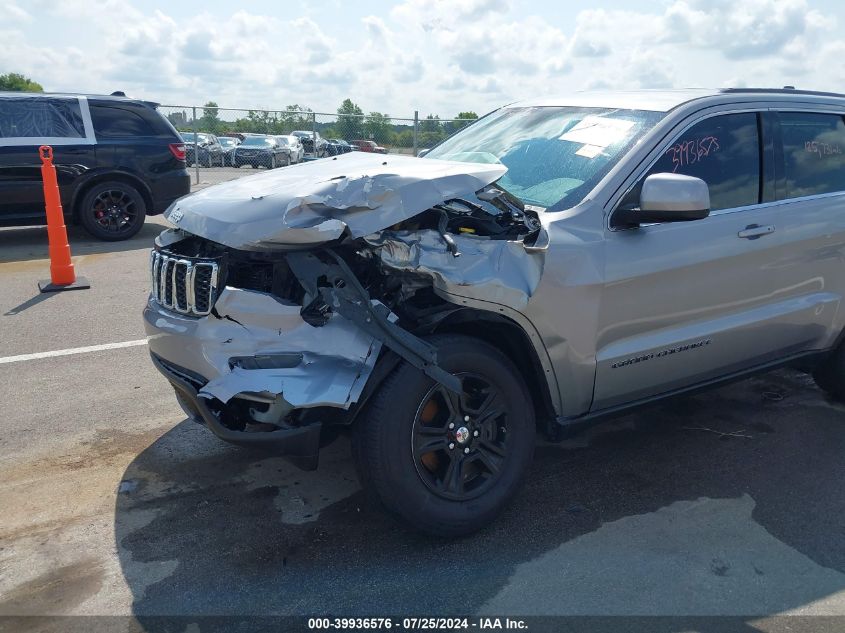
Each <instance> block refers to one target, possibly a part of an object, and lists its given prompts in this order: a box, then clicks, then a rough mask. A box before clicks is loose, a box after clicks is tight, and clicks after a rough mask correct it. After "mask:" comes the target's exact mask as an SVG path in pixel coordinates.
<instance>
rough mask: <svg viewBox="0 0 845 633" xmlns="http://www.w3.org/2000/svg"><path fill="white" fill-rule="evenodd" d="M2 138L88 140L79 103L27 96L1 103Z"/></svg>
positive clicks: (59, 98)
mask: <svg viewBox="0 0 845 633" xmlns="http://www.w3.org/2000/svg"><path fill="white" fill-rule="evenodd" d="M0 138H32V139H36V140H37V139H38V138H69V139H73V138H85V126H84V125H83V124H82V113H81V110H80V107H79V100H78V99H74V98H61V97H55V98H48V99H45V98H44V97H25V96H22V97H17V96H15V97H6V98H3V99H0ZM36 140H34V141H33V142H36Z"/></svg>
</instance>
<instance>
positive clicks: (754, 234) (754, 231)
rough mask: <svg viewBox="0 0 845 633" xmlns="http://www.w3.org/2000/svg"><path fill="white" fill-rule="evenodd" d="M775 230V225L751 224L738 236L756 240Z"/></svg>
mask: <svg viewBox="0 0 845 633" xmlns="http://www.w3.org/2000/svg"><path fill="white" fill-rule="evenodd" d="M774 232H775V227H774V226H772V225H771V224H767V225H766V226H760V225H759V224H749V225H748V226H746V227H745V228H744V229H743V230H741V231H740V232H739V233H737V234H736V236H737V237H741V238H742V239H745V240H756V239H757V238H758V237H763V236H764V235H770V234H771V233H774Z"/></svg>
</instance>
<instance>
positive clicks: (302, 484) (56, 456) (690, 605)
mask: <svg viewBox="0 0 845 633" xmlns="http://www.w3.org/2000/svg"><path fill="white" fill-rule="evenodd" d="M233 171H234V170H231V169H220V170H214V169H206V170H203V171H202V172H201V175H202V178H203V179H204V180H205V182H206V183H211V182H215V181H218V180H220V179H224V178H229V177H233V174H232V173H231V172H233ZM241 171H244V172H248V170H241ZM218 172H219V173H218ZM248 173H250V172H248ZM238 175H240V174H234V176H238ZM165 224H166V223H165V222H164V221H163V220H161V219H152V220H150V221H148V223H147V225H146V227H145V228H144V230H143V231H142V232H141V233H140V234H139V235H138V236H137V237H136V238H134V239H132V240H130V241H128V242H125V243H116V244H106V243H102V242H95V241H93V240H90V239H88V238H87V236H86V235H85V234H84V232H82V231H81V229H78V228H75V227H74V228H72V229H71V232H70V234H71V244H72V249H73V254H74V261H75V263H76V269H77V274H82V275H85V276H86V277H88V279H89V280H90V282H91V289H90V290H82V291H74V292H65V293H56V294H49V295H42V294H39V292H38V289H37V287H36V283H37V281H38V280H40V279H43V278H46V277H47V276H49V272H48V262H47V261H46V259H45V258H46V256H47V244H46V231H45V230H44V229H43V228H23V229H2V230H0V288H2V293H0V402H2V404H3V414H2V416H0V511H2V518H0V615H6V616H8V615H19V616H25V615H32V616H44V615H123V616H134V619H132V620H129V619H127V620H126V622H132V623H134V625H137V626H139V627H141V628H140V629H139V630H155V631H158V630H161V631H164V630H175V629H170V628H167V626H165V625H164V624H162V623H161V621H160V620H157V619H155V617H154V616H161V615H183V616H191V617H194V616H204V615H258V614H273V615H327V614H335V615H348V616H352V615H359V616H373V615H380V614H393V615H399V614H409V613H414V614H417V615H472V616H475V615H479V614H491V615H569V616H579V615H580V616H672V617H682V616H711V615H719V616H738V620H736V622H739V623H740V625H741V627H742V628H743V629H745V630H749V631H750V630H786V629H785V628H783V627H785V626H787V625H785V624H784V622H787V623H788V622H792V623H797V622H808V621H811V622H829V623H830V622H832V623H834V624H833V625H836V626H838V625H839V624H841V625H842V626H841V627H839V628H840V630H841V629H842V628H845V486H843V482H845V459H843V455H845V408H843V407H842V406H841V405H838V404H834V403H832V402H830V401H828V400H827V399H826V398H825V397H824V396H823V395H822V393H821V392H820V391H819V390H818V389H816V388H815V386H814V385H813V384H812V381H811V380H810V379H809V377H807V376H805V375H803V374H801V373H798V372H795V371H791V370H783V371H778V372H774V373H771V374H767V375H763V376H759V377H755V378H752V379H749V380H745V381H743V382H739V383H736V384H733V385H730V386H727V387H724V388H722V389H719V390H716V391H711V392H708V393H703V394H698V395H694V396H688V397H683V398H679V399H675V400H672V401H669V402H665V403H663V404H659V405H655V406H652V407H650V408H649V409H644V410H642V411H640V412H637V413H636V414H633V415H628V416H626V417H624V418H619V419H617V420H614V421H612V422H610V423H608V424H607V425H605V426H603V427H600V428H597V429H595V430H594V431H592V432H590V433H588V434H586V435H584V436H581V437H578V438H573V439H570V440H567V441H566V442H564V443H562V444H546V443H542V444H541V445H540V446H539V447H538V451H537V457H536V460H535V462H534V465H533V467H532V470H531V473H530V476H529V478H528V482H527V484H526V486H525V488H524V489H523V491H522V494H521V495H520V496H519V498H518V499H516V501H515V502H514V503H513V504H512V505H511V507H510V508H509V509H508V510H507V511H506V512H505V514H504V515H503V516H502V517H501V518H500V519H499V520H498V521H497V522H496V523H495V524H494V525H492V526H491V527H489V528H487V529H485V530H483V531H482V532H480V533H478V534H476V535H473V536H470V537H467V538H463V539H459V540H456V541H447V540H441V539H433V538H429V537H425V536H421V535H419V534H417V533H415V532H414V531H412V530H409V529H408V528H406V527H405V526H404V525H402V524H401V523H398V522H396V521H395V520H394V519H392V518H391V517H389V516H387V515H385V514H384V513H383V512H382V511H381V510H380V509H379V508H378V507H376V506H375V505H374V504H373V503H372V502H371V501H370V500H369V498H368V497H367V496H366V495H365V494H364V492H363V491H362V490H361V489H360V486H359V484H358V481H357V479H356V477H355V474H354V471H353V469H352V466H351V462H350V457H349V444H348V439H347V438H345V437H341V438H340V439H339V440H338V441H337V442H335V443H334V444H332V445H331V446H330V447H328V448H327V449H326V450H325V451H324V453H323V454H322V455H321V462H320V468H319V469H318V470H317V471H315V472H302V471H299V470H297V469H296V468H294V467H293V466H291V465H289V464H287V463H286V462H285V461H284V460H282V459H279V458H275V457H273V456H272V455H268V454H267V453H264V452H258V451H255V450H250V449H243V448H237V447H232V446H228V445H226V444H223V443H222V442H220V441H219V440H217V439H216V438H215V437H214V436H212V435H211V434H209V433H208V432H207V431H206V430H205V429H203V428H202V427H200V426H198V425H196V424H195V423H192V422H190V421H187V420H186V419H185V416H184V415H183V413H182V412H181V410H180V409H179V407H178V406H177V404H176V401H175V399H174V397H173V394H172V391H171V390H170V388H169V387H168V385H167V384H166V382H165V381H164V379H163V378H161V377H160V376H159V375H158V374H157V372H156V371H155V370H154V369H153V367H152V365H151V364H150V362H149V359H148V355H147V351H146V346H145V344H144V331H143V327H142V323H141V316H140V313H141V309H142V307H143V304H144V302H145V298H146V294H147V292H148V270H147V265H148V258H149V248H150V245H151V242H152V240H153V238H154V237H155V235H156V234H157V233H158V232H159V231H160V230H161V228H163V225H165ZM108 344H119V345H120V346H117V347H114V348H107V347H104V346H106V345H108ZM84 347H93V348H94V349H93V350H90V351H83V352H80V353H73V354H68V355H61V354H55V352H56V351H58V350H67V349H75V348H84ZM785 614H791V615H793V616H797V615H803V616H811V615H815V616H818V615H826V616H842V619H838V620H837V619H834V620H784V619H783V618H782V617H781V618H778V617H775V616H783V615H785ZM21 622H23V623H24V624H21ZM21 622H18V623H17V625H16V627H23V628H24V629H25V628H27V627H30V630H42V629H36V628H33V627H36V625H38V623H39V622H40V620H37V619H35V620H24V621H21ZM670 622H673V620H670ZM126 626H129V625H128V624H127V625H126ZM678 626H680V625H678ZM790 626H791V625H790ZM779 627H780V628H779ZM657 628H660V629H661V630H682V629H680V628H678V627H677V626H675V625H669V624H667V625H666V626H663V627H662V628H661V627H657ZM694 628H695V627H693V629H694ZM693 629H689V628H688V629H687V630H693ZM0 630H2V620H0ZM8 630H11V629H8ZM18 630H20V628H18ZM45 630H46V629H45ZM57 630H58V629H57ZM127 630H129V629H128V628H127ZM132 630H135V629H132ZM179 630H182V629H179ZM620 630H621V629H620ZM696 630H697V629H696ZM701 630H709V629H708V628H707V626H706V625H702V628H701ZM799 630H803V629H799ZM831 630H833V629H831Z"/></svg>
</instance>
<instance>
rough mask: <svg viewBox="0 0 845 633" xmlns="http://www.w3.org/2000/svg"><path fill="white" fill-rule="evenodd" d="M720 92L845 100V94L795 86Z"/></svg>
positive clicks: (725, 89)
mask: <svg viewBox="0 0 845 633" xmlns="http://www.w3.org/2000/svg"><path fill="white" fill-rule="evenodd" d="M719 92H726V93H749V94H760V93H776V94H799V95H811V96H814V97H839V98H840V99H845V94H842V93H839V92H820V91H818V90H798V89H797V88H794V87H793V86H784V87H783V88H722V89H721V90H720V91H719Z"/></svg>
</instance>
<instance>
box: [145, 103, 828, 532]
mask: <svg viewBox="0 0 845 633" xmlns="http://www.w3.org/2000/svg"><path fill="white" fill-rule="evenodd" d="M843 115H845V97H843V96H841V95H834V94H827V93H812V92H804V91H797V90H787V89H784V90H725V91H682V92H648V93H646V92H640V93H596V94H590V93H581V94H577V95H574V96H570V97H566V98H561V99H545V100H542V101H534V102H524V103H518V104H514V105H510V106H507V107H504V108H501V109H499V110H497V111H495V112H493V113H491V114H489V115H487V116H486V117H483V118H482V119H480V120H479V121H477V122H476V123H474V124H473V125H471V126H469V127H467V128H465V129H463V130H462V131H460V132H458V133H457V134H456V135H454V136H452V137H451V138H449V139H447V140H446V141H444V142H443V143H441V144H440V145H438V146H437V147H435V148H434V149H433V150H432V151H431V152H430V153H428V154H427V156H426V157H425V158H413V157H408V156H393V155H389V156H381V155H373V154H365V153H353V154H346V155H343V156H338V157H336V158H333V159H330V160H329V159H326V160H322V161H314V162H311V163H306V164H302V165H297V166H294V167H291V168H288V169H284V170H279V171H273V172H269V173H266V174H260V175H256V176H251V177H247V178H241V179H239V180H235V181H232V182H227V183H224V184H221V185H218V186H215V187H210V188H208V189H205V190H203V191H201V192H199V193H196V194H193V195H191V196H188V197H186V198H183V199H181V200H179V201H177V202H176V203H175V204H174V205H172V206H171V207H170V209H169V210H168V211H167V212H166V217H167V218H168V219H169V220H170V221H171V222H172V223H173V224H174V225H175V226H176V227H177V228H175V229H172V230H167V231H165V232H164V233H163V234H162V235H161V236H160V237H159V238H158V240H157V241H156V247H155V250H154V251H153V253H152V256H151V260H150V266H151V279H152V294H151V296H150V298H149V303H148V304H147V307H146V309H145V311H144V319H145V324H146V329H147V332H148V334H149V346H150V350H151V353H152V359H153V363H154V364H155V366H156V367H157V368H158V369H159V370H160V371H161V372H162V373H163V374H164V375H165V376H166V377H167V379H168V380H169V381H170V383H171V384H172V385H173V387H174V388H175V390H176V396H177V398H178V399H179V402H180V403H181V404H182V406H183V408H184V409H185V411H186V413H187V415H188V416H190V417H191V418H192V419H194V420H196V421H198V422H201V423H203V424H205V425H206V426H207V427H208V428H209V429H210V430H211V431H213V432H214V433H215V434H217V435H218V436H220V437H221V438H222V439H224V440H227V441H229V442H233V443H236V444H242V445H248V446H257V445H264V446H269V447H271V449H272V450H274V451H275V452H276V454H280V455H286V456H288V457H289V458H290V459H292V460H294V461H295V462H296V463H298V464H299V465H301V466H303V467H305V468H314V467H316V464H317V455H318V451H319V448H320V447H321V446H323V445H325V443H327V442H329V441H330V440H331V439H332V438H334V437H336V436H337V434H338V432H339V431H343V430H347V429H348V430H349V431H351V433H352V436H353V441H352V447H353V453H354V458H355V462H356V464H357V467H358V470H359V473H360V476H361V479H362V481H363V483H364V484H365V486H366V487H368V488H369V489H370V490H372V491H373V492H374V493H375V495H376V496H377V497H378V498H380V500H381V501H382V502H383V504H384V505H385V506H386V507H387V508H388V509H389V510H390V511H392V512H394V513H395V514H398V515H399V516H401V517H402V518H404V519H405V520H407V521H408V522H410V523H411V524H413V525H415V526H416V527H418V528H420V529H422V530H424V531H427V532H430V533H435V534H443V535H458V534H464V533H468V532H471V531H473V530H476V529H478V528H480V527H482V526H483V525H485V524H487V523H489V522H490V521H491V520H492V519H493V518H494V517H495V516H496V515H497V514H498V513H499V512H500V511H501V510H502V508H503V507H504V506H505V504H506V503H507V502H508V500H509V499H510V498H512V497H513V496H514V495H515V494H516V492H517V490H518V487H519V485H520V483H521V481H522V480H523V478H524V476H525V474H526V471H527V469H528V466H529V464H530V461H531V458H532V454H533V450H534V443H535V432H536V431H539V432H540V433H542V434H544V435H546V436H547V437H550V438H556V437H559V436H560V435H561V432H562V431H564V430H566V429H568V428H573V427H576V428H580V426H581V425H582V424H583V423H586V422H590V421H592V420H594V419H597V418H599V417H600V416H603V415H606V414H609V413H614V412H618V411H621V410H624V409H627V408H630V407H632V406H634V405H639V404H642V403H646V402H649V401H652V400H654V399H656V398H662V397H665V396H668V395H671V394H676V393H679V392H683V391H686V390H689V389H692V388H697V387H701V386H706V385H711V384H715V383H718V382H720V381H723V380H726V379H732V378H737V377H740V376H744V375H747V374H748V373H749V372H752V371H760V370H765V369H768V368H771V367H774V366H777V365H782V364H785V363H790V364H795V363H800V364H801V365H802V366H805V367H807V368H808V369H810V370H812V371H814V375H815V376H816V378H817V381H818V383H819V384H820V385H821V386H822V387H823V388H824V389H825V390H827V391H828V392H830V393H831V394H832V395H833V396H835V397H838V398H842V397H843V396H845V380H843V379H845V352H843V347H842V345H840V342H841V340H842V332H843V324H845V311H843V309H842V308H841V303H842V296H843V293H845V274H843V273H845V270H844V269H843V261H845V153H843V151H845V118H843Z"/></svg>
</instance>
